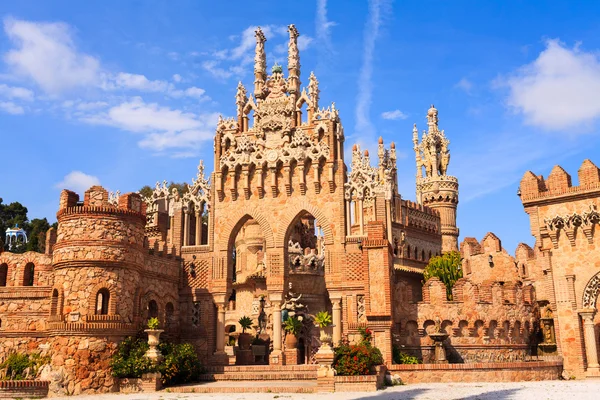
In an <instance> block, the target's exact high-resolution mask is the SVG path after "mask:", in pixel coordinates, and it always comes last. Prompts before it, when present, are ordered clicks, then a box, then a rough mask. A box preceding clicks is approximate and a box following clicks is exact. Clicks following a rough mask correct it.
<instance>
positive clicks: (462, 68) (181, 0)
mask: <svg viewBox="0 0 600 400" xmlns="http://www.w3.org/2000/svg"><path fill="white" fill-rule="evenodd" d="M250 5H252V6H250ZM594 15H600V3H598V2H595V1H589V2H585V1H579V2H569V1H552V2H543V4H542V2H538V1H529V2H526V1H512V2H508V1H451V2H450V1H427V2H422V1H412V2H408V1H396V2H392V1H383V0H379V1H377V0H371V1H367V0H365V1H333V0H317V1H302V2H298V1H283V0H282V1H279V2H273V1H268V2H267V1H253V2H248V1H239V2H238V1H226V2H225V1H223V2H220V1H211V2H206V1H192V0H187V1H186V0H178V1H176V2H174V1H122V0H121V1H116V0H103V1H86V2H76V1H60V0H55V1H52V2H48V1H42V0H39V1H31V0H20V1H19V2H2V3H0V18H1V21H0V23H1V29H0V146H2V147H1V149H2V152H1V154H2V156H3V157H2V158H3V161H4V166H3V168H2V170H3V172H2V173H0V197H2V198H3V199H4V202H12V201H19V202H21V203H23V204H24V205H25V206H27V207H28V208H29V210H30V218H34V217H48V219H50V220H55V217H54V215H55V213H56V209H57V205H58V196H59V193H60V190H61V189H62V188H63V187H68V188H70V189H74V190H76V191H78V192H80V193H82V192H83V191H84V190H85V188H86V187H88V186H90V185H92V184H97V183H100V184H102V185H103V186H105V187H106V188H108V189H109V190H120V191H121V192H127V191H136V190H138V189H139V188H140V187H141V186H143V185H145V184H150V185H153V184H154V183H155V182H156V181H157V180H161V181H162V180H163V179H166V180H173V181H178V182H180V181H187V182H190V181H191V178H192V177H194V175H195V172H196V166H197V164H198V160H199V159H200V158H202V159H204V160H205V162H206V164H207V165H208V166H209V167H210V166H212V162H213V157H212V135H213V133H214V128H215V122H216V119H217V118H218V115H219V114H222V115H224V116H232V115H233V114H234V113H235V105H234V95H235V88H236V85H237V82H238V81H242V82H243V83H244V84H245V85H246V86H247V87H251V86H252V81H253V76H252V56H253V54H252V52H253V46H254V38H253V36H252V31H253V29H254V27H255V26H257V25H260V26H261V27H263V29H264V30H265V33H266V35H267V39H268V41H267V45H266V48H267V63H268V65H269V67H270V66H271V65H272V64H273V63H274V62H276V61H277V62H279V63H284V62H285V47H284V46H283V45H284V44H285V42H286V40H287V34H286V33H285V26H286V25H288V24H290V23H294V24H295V25H296V27H297V28H298V30H299V31H300V34H301V41H300V48H301V50H302V51H301V64H302V75H303V76H302V77H301V78H302V79H301V80H302V81H303V84H306V83H307V81H308V74H309V73H310V71H314V72H315V74H316V76H317V78H318V80H319V82H320V89H321V104H322V105H326V104H329V103H330V102H332V101H335V103H336V108H338V109H339V110H340V114H341V118H342V122H343V124H344V128H345V133H346V137H347V142H346V145H347V148H350V147H351V145H352V143H354V142H359V143H360V144H361V146H362V147H367V148H371V149H374V148H375V146H376V140H377V137H379V136H383V138H384V139H385V141H386V142H389V141H395V142H396V145H397V149H398V153H399V160H398V176H399V187H400V191H401V194H402V195H403V197H404V198H406V199H414V192H415V188H414V176H415V167H414V153H413V151H412V143H411V137H412V125H413V123H417V126H418V128H419V130H422V129H425V127H426V124H425V114H426V111H427V109H428V108H429V105H430V104H431V103H434V104H435V105H436V107H437V108H438V110H439V118H440V127H441V128H442V129H444V130H445V132H446V135H447V137H448V138H449V139H450V150H451V156H452V159H451V163H450V168H449V173H451V174H453V175H455V176H457V177H458V178H459V180H460V185H461V189H460V191H461V193H460V198H461V200H460V204H459V214H458V215H459V216H458V222H459V226H460V229H461V240H462V238H464V237H465V236H474V237H476V238H477V239H481V238H482V237H483V235H484V234H485V233H486V232H488V231H493V232H495V233H496V234H497V235H498V236H499V237H500V238H501V239H502V241H503V245H504V246H505V247H506V248H507V250H508V251H509V252H510V253H512V252H513V251H514V249H515V247H516V245H517V243H519V242H521V241H524V242H527V243H529V244H533V243H532V237H531V235H530V232H529V221H528V217H527V216H526V214H525V213H524V212H523V209H522V206H521V203H520V201H519V198H518V197H517V196H516V191H517V186H518V182H519V180H520V178H521V176H522V175H523V173H524V172H525V171H527V170H532V171H534V172H535V173H536V174H543V175H545V176H547V175H548V173H549V172H550V170H551V168H552V166H553V165H555V164H560V165H562V166H563V167H564V168H565V169H566V170H567V171H568V172H570V173H571V175H572V176H573V179H574V183H576V175H577V169H578V168H579V166H580V164H581V162H582V161H583V160H584V159H585V158H590V159H592V161H594V162H596V163H597V164H600V157H598V154H599V153H600V152H599V150H600V140H599V135H598V117H599V116H600V101H598V99H597V96H598V93H600V60H599V49H600V19H598V18H593V16H594ZM349 155H350V153H349V152H348V151H347V152H346V158H347V159H346V161H347V163H348V162H349V158H348V156H349Z"/></svg>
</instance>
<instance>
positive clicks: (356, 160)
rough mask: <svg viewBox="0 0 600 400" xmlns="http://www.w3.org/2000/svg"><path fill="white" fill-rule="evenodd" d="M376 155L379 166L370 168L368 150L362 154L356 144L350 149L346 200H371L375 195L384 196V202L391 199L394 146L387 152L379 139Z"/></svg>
mask: <svg viewBox="0 0 600 400" xmlns="http://www.w3.org/2000/svg"><path fill="white" fill-rule="evenodd" d="M378 153H379V154H378V155H379V166H378V168H375V167H373V166H371V158H370V156H369V151H368V150H365V152H364V153H362V152H361V150H360V147H359V146H358V145H357V144H355V145H354V146H353V147H352V171H351V172H350V174H349V175H348V182H347V183H346V184H345V185H344V188H345V198H346V200H349V201H351V200H372V199H373V198H374V197H375V195H376V194H384V197H385V199H386V200H390V199H391V198H392V195H393V189H394V187H395V182H394V180H395V176H396V149H395V145H394V144H392V146H391V148H390V149H389V150H387V149H385V147H384V146H383V139H381V138H380V139H379V151H378Z"/></svg>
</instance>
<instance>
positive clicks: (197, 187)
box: [183, 160, 210, 211]
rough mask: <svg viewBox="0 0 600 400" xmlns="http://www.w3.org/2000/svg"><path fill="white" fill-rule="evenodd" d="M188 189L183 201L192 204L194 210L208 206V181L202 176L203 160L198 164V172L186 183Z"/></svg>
mask: <svg viewBox="0 0 600 400" xmlns="http://www.w3.org/2000/svg"><path fill="white" fill-rule="evenodd" d="M187 187H188V191H187V193H185V194H184V195H183V202H184V203H186V204H193V205H194V209H195V210H196V211H201V210H202V209H203V207H204V206H207V207H209V206H210V182H209V180H208V179H206V177H205V176H204V162H203V161H202V160H200V164H198V174H197V175H196V178H193V179H192V184H191V185H187Z"/></svg>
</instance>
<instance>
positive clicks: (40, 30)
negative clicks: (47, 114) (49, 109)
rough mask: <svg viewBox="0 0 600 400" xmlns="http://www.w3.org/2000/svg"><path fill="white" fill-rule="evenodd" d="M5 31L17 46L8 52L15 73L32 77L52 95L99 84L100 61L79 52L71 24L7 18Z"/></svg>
mask: <svg viewBox="0 0 600 400" xmlns="http://www.w3.org/2000/svg"><path fill="white" fill-rule="evenodd" d="M4 31H5V32H6V34H7V35H8V37H9V39H10V40H11V42H12V43H13V44H14V45H15V46H16V47H15V48H13V49H12V50H9V51H8V52H7V53H6V54H4V61H5V62H6V63H7V64H8V65H9V67H10V68H11V70H12V72H13V73H15V74H17V75H19V76H21V77H24V78H27V79H32V80H33V81H34V82H35V83H36V84H38V85H39V86H40V87H41V88H42V90H44V91H45V92H46V93H49V94H53V95H54V94H59V93H61V92H64V91H67V90H70V89H73V88H76V87H82V86H89V85H94V84H97V83H98V81H99V75H100V63H99V61H98V60H97V59H96V58H95V57H92V56H90V55H87V54H84V53H79V52H77V49H76V47H75V44H74V43H73V40H72V39H71V35H70V30H69V27H68V25H66V24H62V23H46V22H39V23H36V22H28V21H23V20H17V19H13V18H5V19H4Z"/></svg>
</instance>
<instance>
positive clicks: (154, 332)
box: [144, 329, 164, 363]
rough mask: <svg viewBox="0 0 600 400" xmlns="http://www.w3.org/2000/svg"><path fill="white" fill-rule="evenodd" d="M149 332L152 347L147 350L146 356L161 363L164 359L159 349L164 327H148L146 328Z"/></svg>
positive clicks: (149, 343) (149, 341) (149, 342)
mask: <svg viewBox="0 0 600 400" xmlns="http://www.w3.org/2000/svg"><path fill="white" fill-rule="evenodd" d="M144 332H146V333H147V334H148V345H149V346H150V348H149V349H148V351H147V352H146V357H148V358H149V359H151V360H152V361H153V362H155V363H159V362H161V361H162V360H163V358H164V357H163V355H162V354H161V353H160V350H159V349H158V347H157V346H158V344H159V343H160V340H159V338H160V334H161V333H163V332H164V330H162V329H146V330H144Z"/></svg>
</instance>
